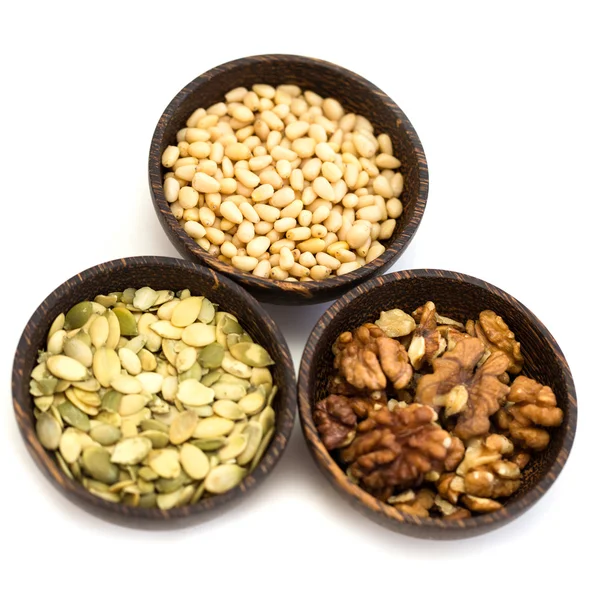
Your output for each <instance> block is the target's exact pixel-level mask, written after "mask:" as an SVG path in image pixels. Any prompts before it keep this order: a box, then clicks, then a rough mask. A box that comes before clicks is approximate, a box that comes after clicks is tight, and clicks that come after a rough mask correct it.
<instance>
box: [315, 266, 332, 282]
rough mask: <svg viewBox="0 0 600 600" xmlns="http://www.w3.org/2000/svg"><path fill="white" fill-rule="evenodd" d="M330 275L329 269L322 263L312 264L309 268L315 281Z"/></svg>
mask: <svg viewBox="0 0 600 600" xmlns="http://www.w3.org/2000/svg"><path fill="white" fill-rule="evenodd" d="M330 275H331V269H330V268H328V267H325V266H324V265H314V266H313V267H311V269H310V276H311V277H312V278H313V279H314V280H315V281H321V280H322V279H327V277H329V276H330Z"/></svg>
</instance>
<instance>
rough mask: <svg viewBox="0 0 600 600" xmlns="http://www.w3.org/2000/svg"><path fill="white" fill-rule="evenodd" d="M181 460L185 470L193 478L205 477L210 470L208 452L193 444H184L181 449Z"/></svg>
mask: <svg viewBox="0 0 600 600" xmlns="http://www.w3.org/2000/svg"><path fill="white" fill-rule="evenodd" d="M179 461H180V462H181V466H182V467H183V470H184V471H185V472H186V473H187V474H188V475H189V476H190V477H191V478H192V479H197V480H200V479H204V478H205V477H206V475H207V474H208V471H209V470H210V464H209V462H208V458H207V456H206V454H204V452H203V451H202V450H200V449H199V448H197V447H196V446H194V445H192V444H184V445H183V446H182V447H181V449H180V450H179Z"/></svg>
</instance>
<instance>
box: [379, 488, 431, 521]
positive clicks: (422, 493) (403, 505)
mask: <svg viewBox="0 0 600 600" xmlns="http://www.w3.org/2000/svg"><path fill="white" fill-rule="evenodd" d="M434 498H435V494H434V493H433V492H432V491H431V490H428V489H421V490H419V491H418V492H417V493H416V494H415V492H413V491H412V490H408V491H407V492H404V493H403V494H399V495H398V496H392V497H390V498H388V503H390V504H393V505H394V506H395V507H396V508H397V509H398V510H401V511H402V512H405V513H408V514H410V515H415V516H416V517H428V516H429V510H430V509H431V508H432V507H433V501H434Z"/></svg>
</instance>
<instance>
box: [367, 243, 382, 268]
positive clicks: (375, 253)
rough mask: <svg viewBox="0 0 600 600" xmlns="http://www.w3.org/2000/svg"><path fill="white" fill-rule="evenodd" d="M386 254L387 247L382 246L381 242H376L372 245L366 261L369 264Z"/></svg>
mask: <svg viewBox="0 0 600 600" xmlns="http://www.w3.org/2000/svg"><path fill="white" fill-rule="evenodd" d="M384 252H385V246H383V245H382V244H380V243H379V242H374V243H373V244H371V247H370V248H369V251H368V252H367V256H366V257H365V258H366V261H367V262H368V263H369V262H371V261H372V260H375V259H376V258H378V257H380V256H381V255H382V254H383V253H384Z"/></svg>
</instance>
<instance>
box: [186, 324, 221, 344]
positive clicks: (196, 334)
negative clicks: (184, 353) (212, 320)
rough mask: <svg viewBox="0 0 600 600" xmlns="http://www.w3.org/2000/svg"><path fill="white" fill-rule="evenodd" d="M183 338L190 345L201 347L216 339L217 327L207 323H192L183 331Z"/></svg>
mask: <svg viewBox="0 0 600 600" xmlns="http://www.w3.org/2000/svg"><path fill="white" fill-rule="evenodd" d="M181 339H182V340H183V341H184V342H185V343H186V344H187V345H188V346H194V347H196V348H200V347H203V346H208V344H212V343H213V342H214V341H216V339H217V338H216V327H215V326H214V325H207V324H206V323H192V324H191V325H188V326H187V327H186V328H185V329H184V330H183V333H182V336H181Z"/></svg>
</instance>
